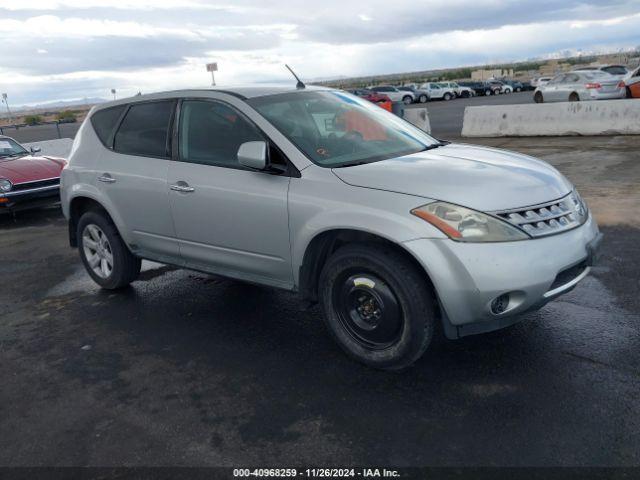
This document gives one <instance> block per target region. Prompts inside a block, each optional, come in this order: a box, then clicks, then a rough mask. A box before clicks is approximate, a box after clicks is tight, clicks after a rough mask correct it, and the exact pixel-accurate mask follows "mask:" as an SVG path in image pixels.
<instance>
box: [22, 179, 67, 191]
mask: <svg viewBox="0 0 640 480" xmlns="http://www.w3.org/2000/svg"><path fill="white" fill-rule="evenodd" d="M55 185H60V179H59V178H49V179H47V180H37V181H35V182H25V183H18V184H16V185H14V186H13V188H12V189H11V191H12V192H19V191H21V190H31V189H34V188H42V187H53V186H55Z"/></svg>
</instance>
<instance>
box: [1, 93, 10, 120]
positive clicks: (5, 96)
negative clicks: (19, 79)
mask: <svg viewBox="0 0 640 480" xmlns="http://www.w3.org/2000/svg"><path fill="white" fill-rule="evenodd" d="M2 101H3V102H4V104H5V105H6V106H7V113H8V114H9V121H11V118H12V115H11V109H10V108H9V100H7V94H6V93H3V94H2Z"/></svg>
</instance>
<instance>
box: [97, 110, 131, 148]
mask: <svg viewBox="0 0 640 480" xmlns="http://www.w3.org/2000/svg"><path fill="white" fill-rule="evenodd" d="M125 108H127V106H126V105H118V106H117V107H111V108H105V109H104V110H98V111H97V112H95V113H94V114H93V115H91V125H93V130H94V131H95V132H96V135H98V138H99V139H100V141H101V142H102V144H103V145H104V146H106V147H110V145H109V141H110V140H109V139H110V137H111V134H112V133H113V130H114V129H115V128H116V125H117V123H118V120H119V119H120V116H121V115H122V112H124V110H125Z"/></svg>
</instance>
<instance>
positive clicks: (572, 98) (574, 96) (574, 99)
mask: <svg viewBox="0 0 640 480" xmlns="http://www.w3.org/2000/svg"><path fill="white" fill-rule="evenodd" d="M569 101H570V102H579V101H580V97H579V96H578V94H577V93H576V92H573V93H572V94H571V95H569Z"/></svg>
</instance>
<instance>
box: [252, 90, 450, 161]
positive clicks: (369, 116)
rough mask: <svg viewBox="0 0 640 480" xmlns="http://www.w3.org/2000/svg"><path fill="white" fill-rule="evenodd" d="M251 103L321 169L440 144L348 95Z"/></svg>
mask: <svg viewBox="0 0 640 480" xmlns="http://www.w3.org/2000/svg"><path fill="white" fill-rule="evenodd" d="M248 103H249V104H250V105H251V106H252V107H253V108H255V109H256V110H257V111H258V112H259V113H260V114H261V115H262V116H263V117H265V118H266V119H267V120H269V122H271V123H272V124H273V125H274V126H275V127H276V128H277V129H278V130H279V131H280V132H281V133H282V134H283V135H284V136H285V137H287V138H288V139H289V140H290V141H291V142H292V143H294V144H295V145H296V146H297V147H298V148H299V149H300V150H301V151H302V152H303V153H304V154H305V155H306V156H307V157H308V158H309V159H310V160H311V161H312V162H314V163H315V164H317V165H320V166H321V167H326V168H336V167H347V166H352V165H359V164H363V163H371V162H376V161H379V160H384V159H387V158H393V157H400V156H404V155H409V154H412V153H416V152H420V151H423V150H426V149H428V148H433V147H435V146H438V145H440V142H438V141H437V140H435V139H434V138H433V137H431V136H429V135H427V134H426V133H425V132H423V131H422V130H420V129H418V128H416V127H414V126H413V125H411V124H409V123H408V122H406V121H404V120H402V119H400V118H398V117H396V116H395V115H393V114H391V113H389V112H387V111H385V110H384V109H382V108H380V107H378V106H376V105H374V104H372V103H370V102H367V101H365V100H361V99H359V98H357V97H354V96H352V95H349V94H348V93H344V92H334V91H327V92H299V93H289V94H279V95H270V96H265V97H257V98H253V99H250V100H249V101H248Z"/></svg>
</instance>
